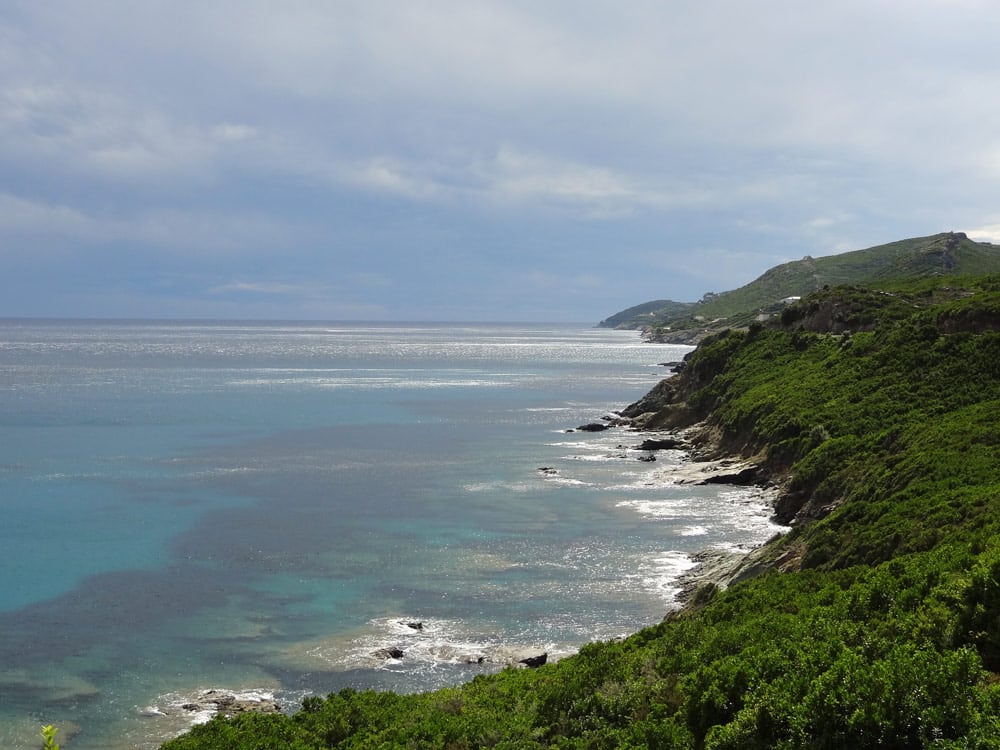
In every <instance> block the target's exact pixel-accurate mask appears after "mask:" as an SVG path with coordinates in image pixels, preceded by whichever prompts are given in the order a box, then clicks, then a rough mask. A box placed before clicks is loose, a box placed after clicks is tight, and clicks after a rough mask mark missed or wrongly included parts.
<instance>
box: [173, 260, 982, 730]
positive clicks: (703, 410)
mask: <svg viewBox="0 0 1000 750" xmlns="http://www.w3.org/2000/svg"><path fill="white" fill-rule="evenodd" d="M623 418H627V419H629V420H631V424H632V427H633V428H634V429H638V430H657V431H660V433H661V435H662V431H664V430H666V431H671V432H672V433H673V434H674V435H675V436H676V437H677V438H678V439H680V440H683V441H685V443H686V447H687V450H688V451H689V454H690V455H691V456H692V460H693V461H701V460H705V461H708V460H710V459H719V458H723V457H725V458H728V459H730V460H733V459H739V461H740V462H741V465H743V466H745V467H746V468H745V469H742V470H741V471H740V472H739V479H740V481H748V482H756V483H763V484H767V485H770V486H772V487H774V488H776V489H777V490H778V492H779V499H778V501H777V504H776V506H775V513H776V515H777V517H778V518H779V519H780V520H782V521H783V522H784V523H786V524H789V525H790V526H791V531H790V532H789V533H787V534H785V535H783V536H780V537H777V538H775V539H773V540H772V541H771V542H770V543H768V544H767V545H765V546H764V547H763V548H761V549H759V550H757V551H756V552H755V553H753V554H752V555H751V556H750V557H748V558H746V559H744V560H742V561H740V562H739V564H738V565H737V566H734V567H732V568H731V569H730V571H729V572H728V574H726V575H715V576H714V578H713V579H711V580H708V579H706V580H703V582H702V583H701V584H700V585H699V586H697V587H695V588H694V589H693V590H692V592H691V594H690V598H689V599H688V601H687V604H686V606H685V607H684V608H683V609H681V610H679V611H674V612H670V613H668V614H667V616H666V617H665V618H664V620H663V622H662V623H660V624H658V625H655V626H654V627H650V628H647V629H644V630H642V631H640V632H638V633H636V634H634V635H632V636H630V637H628V638H625V639H621V640H612V641H607V642H602V643H592V644H589V645H586V646H584V647H583V648H581V650H580V652H579V653H578V654H577V655H575V656H572V657H569V658H566V659H563V660H561V661H559V662H557V663H554V664H547V665H545V666H541V667H539V668H537V669H531V670H514V669H508V670H504V671H503V672H500V673H497V674H494V675H483V676H480V677H477V678H476V679H475V680H473V681H472V682H470V683H468V684H465V685H461V686H458V687H454V688H447V689H443V690H439V691H435V692H429V693H420V694H416V695H396V694H393V693H379V692H374V691H364V692H356V691H353V690H344V691H341V692H339V693H335V694H331V695H329V696H327V697H326V698H320V697H309V698H306V699H305V701H304V702H303V709H302V711H300V712H299V713H297V714H295V715H294V716H292V717H288V716H283V715H262V714H258V715H250V714H245V715H241V716H237V717H235V718H233V719H222V718H216V719H213V720H212V721H211V722H209V723H208V724H206V725H204V726H201V727H198V728H196V729H194V730H192V731H191V732H190V733H189V734H188V735H185V736H184V737H181V738H179V739H177V740H175V741H173V742H171V743H168V744H167V745H166V746H165V747H167V748H169V750H208V749H221V748H226V749H227V750H230V749H232V748H251V747H268V748H273V749H279V748H298V749H299V750H303V749H306V748H374V747H414V748H438V747H450V748H473V747H475V748H479V747H505V748H513V747H517V748H552V747H558V748H694V749H696V750H703V749H704V750H708V749H712V750H721V749H723V748H725V749H729V750H744V749H746V748H758V749H761V748H803V747H810V748H847V747H850V748H876V747H892V748H928V747H933V748H942V749H950V750H957V749H958V748H1000V541H998V540H1000V437H998V432H997V423H998V420H1000V275H994V276H976V277H972V276H951V275H949V276H946V277H942V276H926V277H924V278H921V279H918V280H915V281H909V282H899V281H897V282H893V283H892V284H887V285H886V286H885V287H884V288H880V289H871V288H867V287H863V286H860V285H851V286H831V287H829V288H826V289H822V290H821V291H820V292H818V293H817V294H814V295H805V296H804V297H803V299H802V300H799V301H797V302H795V303H792V304H790V305H789V306H788V307H787V308H785V309H784V310H783V311H782V313H781V314H779V315H775V316H772V317H771V318H768V319H767V320H762V321H755V322H753V323H752V324H750V325H748V326H747V327H746V328H741V329H735V328H734V329H728V330H725V331H721V332H718V333H716V334H714V335H712V336H710V337H708V338H706V339H705V340H704V341H703V342H702V343H701V344H700V345H699V346H698V347H697V348H696V349H695V350H694V351H693V352H691V353H690V354H688V355H687V357H686V358H685V360H684V362H683V363H682V365H681V366H680V371H679V372H678V373H677V374H676V375H675V376H674V377H671V378H668V379H666V380H664V381H662V382H661V383H660V384H659V385H657V386H656V387H655V388H654V389H653V390H652V391H651V392H650V393H649V394H648V395H647V396H646V397H645V398H643V399H641V400H640V401H638V402H636V403H634V404H632V405H630V406H629V407H628V408H626V409H625V410H624V411H623ZM642 436H643V434H642V433H639V434H637V435H636V437H637V442H638V439H641V438H642ZM540 543H544V541H543V540H540Z"/></svg>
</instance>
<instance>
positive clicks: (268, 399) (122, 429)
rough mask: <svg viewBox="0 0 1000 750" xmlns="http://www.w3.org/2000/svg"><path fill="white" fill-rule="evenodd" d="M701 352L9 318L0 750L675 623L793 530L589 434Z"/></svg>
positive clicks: (588, 333) (632, 336)
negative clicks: (218, 701)
mask: <svg viewBox="0 0 1000 750" xmlns="http://www.w3.org/2000/svg"><path fill="white" fill-rule="evenodd" d="M689 350H690V348H689V347H682V346H669V345H662V344H650V343H646V342H644V341H643V340H642V339H641V338H640V337H639V335H638V334H637V333H635V332H629V331H615V330H606V329H599V328H593V327H589V326H583V325H555V324H545V325H527V324H520V323H519V324H481V323H475V324H453V323H449V324H418V323H406V324H398V323H323V322H309V323H290V322H253V321H248V322H233V321H226V322H219V321H77V320H0V555H2V567H0V634H2V637H0V747H3V748H10V749H12V750H14V749H17V748H37V747H39V746H40V744H41V742H40V738H39V730H40V728H41V726H43V725H47V724H53V725H56V726H57V727H58V728H59V730H60V734H59V735H58V739H60V740H61V744H62V746H63V748H64V750H120V749H122V748H139V749H141V750H147V749H149V750H152V748H157V747H158V746H159V745H160V743H162V742H163V741H165V740H166V739H169V738H170V737H172V736H176V735H177V734H178V733H180V732H182V731H184V730H185V729H187V728H189V727H190V726H192V724H193V723H195V722H198V721H205V720H207V718H208V717H209V716H210V713H209V712H208V711H206V710H204V708H205V707H204V704H203V702H202V703H199V701H198V699H199V697H200V696H203V695H204V693H205V692H206V691H209V690H216V691H220V692H222V691H229V692H232V693H233V694H236V695H237V696H239V697H241V698H244V699H247V700H255V699H264V698H268V699H273V700H275V701H277V702H278V703H279V704H280V705H281V706H282V707H283V708H284V710H287V711H292V710H294V709H295V708H296V707H297V706H298V705H299V703H300V702H301V700H302V699H303V698H304V697H305V696H308V695H325V694H327V693H328V692H331V691H336V690H340V689H342V688H345V687H352V688H356V689H366V688H376V689H385V690H395V691H400V692H409V691H417V690H424V689H431V688H436V687H440V686H445V685H452V684H457V683H459V682H463V681H466V680H469V679H471V678H473V677H475V676H476V675H478V674H483V673H487V672H491V671H496V670H498V669H501V668H503V667H504V666H505V665H507V664H509V663H512V662H516V661H518V660H519V659H521V658H526V657H527V656H533V655H538V654H541V653H547V654H548V657H549V658H550V659H558V658H560V657H563V656H566V655H568V654H571V653H573V652H574V651H575V650H576V649H578V648H579V646H580V645H581V644H583V643H586V642H588V641H594V640H607V639H611V638H618V637H621V636H623V635H626V634H628V633H631V632H634V631H636V630H638V629H639V628H642V627H644V626H647V625H651V624H655V623H657V622H659V621H660V620H661V619H662V618H663V616H664V615H665V613H666V612H667V611H669V610H670V609H671V608H672V607H675V606H676V595H677V593H678V587H677V582H678V577H679V576H680V575H681V574H682V573H683V572H684V571H686V570H688V569H690V568H691V567H692V565H693V564H694V563H693V560H692V555H693V554H694V553H695V552H697V551H700V550H703V549H706V548H718V547H721V548H727V549H734V550H747V549H750V548H752V547H754V546H756V545H758V544H760V543H762V542H763V541H765V540H766V539H768V538H769V537H771V536H772V535H773V534H774V533H775V532H776V531H777V530H779V529H778V527H776V526H775V525H774V524H773V523H772V522H771V521H770V520H769V507H768V500H769V498H768V497H767V496H766V494H765V493H763V492H762V491H761V490H758V489H754V488H738V487H725V486H721V485H710V486H699V485H695V484H692V483H686V482H683V481H681V480H680V479H679V478H678V474H677V472H678V471H679V469H681V468H682V467H683V466H684V465H685V463H686V462H689V461H690V458H689V457H688V456H686V455H685V454H684V453H682V452H680V451H660V452H658V453H656V454H655V455H654V454H650V453H647V452H644V451H641V450H638V447H637V446H638V444H639V443H640V442H641V439H642V437H643V436H642V435H639V434H637V433H635V432H630V431H628V430H627V429H626V428H624V427H612V428H611V429H607V430H605V431H601V432H585V431H580V430H578V429H576V428H577V427H579V426H580V425H583V424H587V423H592V422H601V421H602V418H604V417H607V416H613V412H614V411H615V410H618V409H621V408H622V407H624V406H625V405H627V404H628V403H630V402H632V401H635V400H637V399H638V398H640V397H641V396H643V395H644V394H645V393H646V392H647V391H648V390H649V389H650V388H651V387H652V386H653V385H654V384H655V383H656V382H657V381H658V380H660V379H661V378H663V377H667V376H669V375H670V369H669V367H667V366H665V365H666V364H667V363H671V362H675V361H677V360H680V359H682V358H683V356H684V355H685V354H686V353H687V352H688V351H689ZM604 422H605V423H606V422H607V420H604ZM651 458H655V460H650V459H651ZM385 649H398V650H399V651H401V652H402V656H401V657H399V658H392V657H391V656H387V655H386V651H385Z"/></svg>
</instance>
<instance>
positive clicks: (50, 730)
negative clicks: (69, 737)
mask: <svg viewBox="0 0 1000 750" xmlns="http://www.w3.org/2000/svg"><path fill="white" fill-rule="evenodd" d="M58 732H59V730H58V729H57V728H56V727H54V726H52V725H51V724H49V725H47V726H44V727H42V743H43V744H42V750H59V745H57V744H56V734H58Z"/></svg>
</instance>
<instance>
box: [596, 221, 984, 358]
mask: <svg viewBox="0 0 1000 750" xmlns="http://www.w3.org/2000/svg"><path fill="white" fill-rule="evenodd" d="M998 272H1000V247H998V246H995V245H991V244H989V243H983V242H974V241H972V240H970V239H969V238H968V237H966V236H965V234H963V233H961V232H946V233H943V234H936V235H933V236H931V237H917V238H914V239H908V240H900V241H899V242H892V243H890V244H888V245H879V246H877V247H871V248H867V249H865V250H856V251H853V252H849V253H842V254H840V255H829V256H825V257H822V258H811V257H809V256H806V257H805V258H803V259H802V260H797V261H792V262H790V263H783V264H782V265H780V266H775V267H774V268H772V269H770V270H769V271H767V272H766V273H764V274H763V275H762V276H760V277H759V278H757V279H755V280H754V281H752V282H750V283H749V284H747V285H745V286H742V287H740V288H739V289H734V290H732V291H729V292H723V293H721V294H715V295H707V296H706V298H704V299H703V300H702V301H700V302H698V303H693V304H690V305H684V304H683V303H673V305H670V304H667V303H664V302H662V301H660V302H657V303H648V305H657V307H654V308H653V310H650V309H647V305H639V306H637V307H634V308H629V310H625V311H622V312H621V313H617V314H616V315H613V316H611V317H610V318H608V319H607V320H606V321H603V322H602V323H601V324H600V325H602V326H605V327H618V328H641V329H644V330H647V331H649V334H650V337H651V338H655V339H658V340H663V341H679V342H686V341H692V340H698V339H700V338H701V337H703V336H704V335H706V334H708V333H711V332H712V331H718V330H722V329H723V328H732V327H741V326H747V325H749V324H750V323H751V322H753V321H754V320H755V319H756V318H757V317H758V316H760V315H762V314H764V315H766V314H773V313H775V312H778V311H780V309H781V307H782V301H783V300H785V299H787V298H789V297H801V296H804V295H806V294H809V293H811V292H815V291H818V290H820V289H822V288H823V287H824V286H835V285H839V284H855V285H868V286H871V285H880V284H884V283H890V282H893V281H897V280H907V279H917V278H925V277H934V276H942V275H951V274H988V273H998ZM640 309H641V310H642V311H643V312H644V313H647V314H645V315H630V314H628V313H629V311H630V310H640ZM650 312H653V314H652V315H650V314H648V313H650ZM612 321H613V322H612Z"/></svg>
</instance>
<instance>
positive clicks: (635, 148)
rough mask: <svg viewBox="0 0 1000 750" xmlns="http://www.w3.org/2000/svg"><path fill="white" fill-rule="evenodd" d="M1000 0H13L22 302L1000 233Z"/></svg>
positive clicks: (254, 304)
mask: <svg viewBox="0 0 1000 750" xmlns="http://www.w3.org/2000/svg"><path fill="white" fill-rule="evenodd" d="M998 37H1000V3H997V2H995V0H982V1H981V2H980V1H977V0H857V1H855V0H832V1H831V2H825V3H814V2H803V1H802V0H693V1H690V2H689V1H688V0H670V1H669V2H667V1H666V0H658V1H656V2H646V1H645V0H630V1H629V2H620V0H619V1H617V2H611V1H610V0H609V1H608V2H603V1H591V2H586V1H581V0H565V1H563V0H549V1H547V2H546V1H544V0H542V1H540V0H527V1H524V2H521V1H520V0H516V1H508V2H500V1H499V0H497V1H490V2H486V1H484V2H477V1H476V0H456V1H455V2H445V1H439V0H422V1H421V2H410V1H409V0H392V1H390V0H356V1H353V2H338V1H337V0H316V1H315V2H312V1H309V0H300V1H296V0H283V2H263V1H262V0H261V1H257V0H229V1H228V2H217V1H215V0H197V1H196V2H189V1H188V0H162V1H155V0H149V1H142V0H137V1H133V0H119V1H118V2H111V1H108V0H73V1H70V0H46V2H38V0H29V1H27V2H20V1H19V0H5V2H3V3H2V4H0V86H2V98H0V176H2V180H0V315H3V316H76V317H188V318H189V317H222V318H283V319H327V320H345V319H364V320H470V321H474V320H506V321H527V320H538V321H584V322H596V321H598V320H600V319H602V318H604V317H606V316H608V315H610V314H612V313H614V312H617V311H618V310H620V309H621V308H624V307H628V306H630V305H633V304H638V303H640V302H644V301H647V300H651V299H659V298H670V299H676V300H695V299H699V298H700V297H701V296H702V295H703V294H704V293H705V292H709V291H724V290H727V289H732V288H735V287H738V286H741V285H742V284H745V283H747V282H748V281H751V280H752V279H754V278H755V277H757V276H758V275H760V274H761V273H763V272H764V271H765V270H767V269H768V268H770V267H771V266H774V265H776V264H778V263H782V262H784V261H788V260H794V259H798V258H801V257H802V256H803V255H806V254H810V255H814V256H816V255H829V254H831V253H836V252H842V251H846V250H855V249H859V248H863V247H869V246H872V245H876V244H881V243H883V242H889V241H893V240H896V239H902V238H905V237H915V236H922V235H928V234H933V233H936V232H941V231H948V230H959V231H966V232H968V233H969V234H970V236H973V237H974V238H978V239H987V240H991V241H1000V200H998V198H1000V55H998V54H997V45H998Z"/></svg>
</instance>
